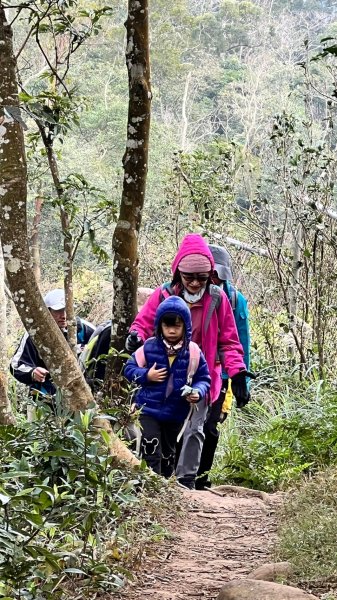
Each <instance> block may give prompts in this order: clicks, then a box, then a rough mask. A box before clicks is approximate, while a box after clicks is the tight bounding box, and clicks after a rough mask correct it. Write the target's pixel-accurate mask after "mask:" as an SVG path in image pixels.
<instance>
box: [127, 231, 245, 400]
mask: <svg viewBox="0 0 337 600" xmlns="http://www.w3.org/2000/svg"><path fill="white" fill-rule="evenodd" d="M189 254H202V255H204V256H207V258H209V260H210V262H211V265H212V269H213V267H214V259H213V256H212V253H211V251H210V250H209V248H208V246H207V244H206V242H205V240H204V239H203V238H202V237H201V235H199V234H196V233H191V234H188V235H186V236H185V237H184V239H183V240H182V242H181V244H180V247H179V249H178V252H177V254H176V256H175V259H174V261H173V263H172V273H173V276H174V274H175V273H176V270H177V267H178V264H179V263H180V261H181V259H182V258H184V257H185V256H188V255H189ZM173 290H174V293H175V294H176V295H179V292H180V291H181V288H179V286H175V287H174V288H173ZM219 292H220V303H219V305H218V307H217V308H216V306H215V299H214V297H212V295H211V294H210V293H209V292H208V291H207V290H206V291H205V294H204V304H203V315H202V343H201V350H202V352H203V353H204V355H205V358H206V362H207V365H208V369H209V372H210V376H211V380H212V381H211V389H210V399H211V402H215V400H217V398H218V397H219V394H220V390H221V383H222V381H221V367H222V368H223V369H224V370H225V371H226V373H228V375H229V377H233V375H236V374H237V373H238V372H239V371H242V370H244V369H245V368H246V367H245V363H244V362H243V349H242V346H241V344H240V341H239V337H238V332H237V329H236V325H235V320H234V316H233V311H232V308H231V305H230V303H229V300H228V298H227V296H226V294H225V293H224V292H223V291H222V290H219ZM164 297H165V296H163V289H162V288H161V287H159V288H157V289H156V290H155V291H154V292H153V294H152V295H151V296H150V298H149V299H148V300H147V302H146V304H144V306H143V308H142V309H141V310H140V312H139V313H138V315H137V316H136V318H135V320H134V322H133V323H132V325H131V327H130V331H137V333H138V335H139V337H141V339H142V340H143V341H145V340H147V339H148V338H149V337H151V336H153V335H154V320H155V314H156V310H157V308H158V306H159V304H160V303H161V302H162V300H163V298H164ZM192 314H193V313H192Z"/></svg>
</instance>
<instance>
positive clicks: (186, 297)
mask: <svg viewBox="0 0 337 600" xmlns="http://www.w3.org/2000/svg"><path fill="white" fill-rule="evenodd" d="M205 291H206V288H202V289H201V290H200V292H198V293H197V294H190V293H189V292H188V291H187V290H186V289H185V288H184V289H183V297H184V300H185V302H188V303H189V304H194V303H195V302H198V300H201V298H202V297H203V295H204V293H205Z"/></svg>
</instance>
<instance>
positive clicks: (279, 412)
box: [211, 377, 337, 491]
mask: <svg viewBox="0 0 337 600" xmlns="http://www.w3.org/2000/svg"><path fill="white" fill-rule="evenodd" d="M268 386H269V387H264V386H263V385H261V386H260V388H259V389H257V390H256V391H255V393H254V398H255V400H254V401H251V402H250V403H249V404H248V405H247V407H246V408H245V409H244V410H243V411H237V410H235V409H233V411H232V414H231V416H230V417H229V418H228V419H227V421H226V422H225V425H224V426H223V427H222V431H221V437H220V442H219V446H218V450H217V454H216V459H215V462H214V467H213V469H212V472H211V478H212V480H213V482H214V483H216V484H221V483H225V482H226V483H228V482H229V483H236V484H239V485H244V486H248V487H253V488H258V489H262V490H266V491H273V490H276V489H280V488H281V489H285V488H287V487H289V485H291V484H292V483H293V482H294V481H296V480H298V479H299V478H300V477H301V476H302V474H303V473H314V472H316V471H317V470H319V469H322V468H323V467H324V466H327V465H330V464H336V463H337V433H336V432H337V393H336V392H334V391H331V389H325V388H324V387H323V385H322V382H321V381H316V382H314V383H312V384H309V383H307V382H302V383H301V382H299V381H298V380H297V379H295V378H294V377H293V378H292V379H288V382H287V380H286V378H285V377H283V378H282V377H280V379H279V380H278V382H277V384H275V385H273V383H272V382H270V381H269V382H268Z"/></svg>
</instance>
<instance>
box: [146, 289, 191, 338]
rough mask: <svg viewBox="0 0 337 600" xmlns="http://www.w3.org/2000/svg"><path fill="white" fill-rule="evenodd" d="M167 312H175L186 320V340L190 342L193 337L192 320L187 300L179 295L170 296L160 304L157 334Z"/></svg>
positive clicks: (156, 319) (157, 315)
mask: <svg viewBox="0 0 337 600" xmlns="http://www.w3.org/2000/svg"><path fill="white" fill-rule="evenodd" d="M167 313H174V314H175V315H178V316H179V317H181V319H182V320H183V321H184V325H185V340H186V341H187V342H188V343H189V342H190V341H191V338H192V321H191V313H190V309H189V308H188V306H187V304H186V302H184V300H183V299H182V298H179V296H170V298H166V300H164V301H163V302H161V304H159V306H158V308H157V311H156V317H155V322H154V325H155V331H156V334H157V331H158V326H159V323H160V321H161V319H162V318H163V316H164V315H165V314H167Z"/></svg>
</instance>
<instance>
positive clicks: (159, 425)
mask: <svg viewBox="0 0 337 600" xmlns="http://www.w3.org/2000/svg"><path fill="white" fill-rule="evenodd" d="M139 421H140V425H141V428H142V440H141V455H142V458H144V460H145V462H146V464H147V465H148V467H151V469H152V470H153V471H154V472H155V473H158V475H163V477H166V478H169V477H171V475H172V474H173V471H174V466H175V454H176V446H177V436H178V433H179V431H180V429H181V427H182V423H177V422H175V421H167V422H166V421H165V422H160V421H157V420H156V419H155V418H154V417H150V416H149V415H144V414H141V415H140V417H139Z"/></svg>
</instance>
